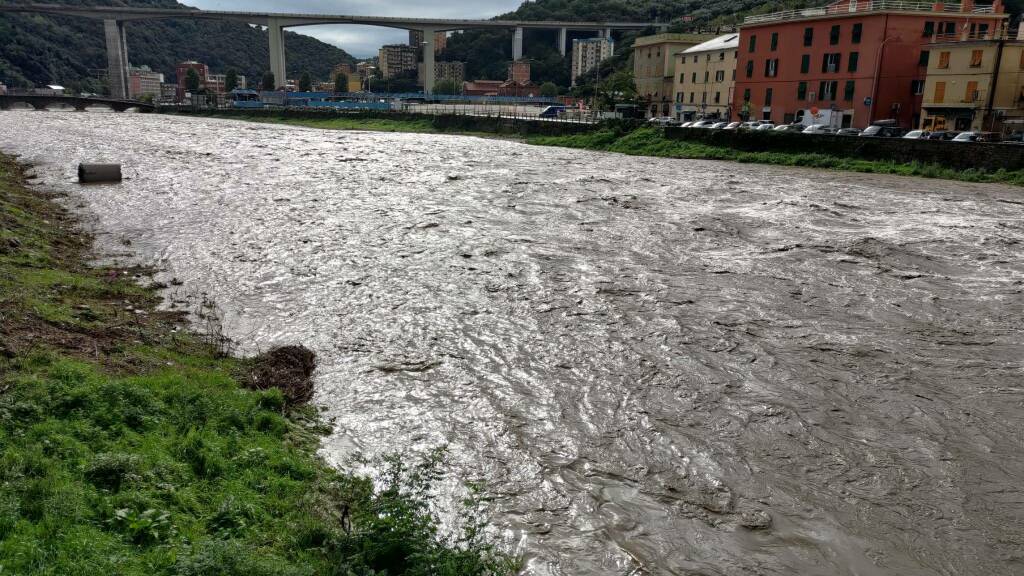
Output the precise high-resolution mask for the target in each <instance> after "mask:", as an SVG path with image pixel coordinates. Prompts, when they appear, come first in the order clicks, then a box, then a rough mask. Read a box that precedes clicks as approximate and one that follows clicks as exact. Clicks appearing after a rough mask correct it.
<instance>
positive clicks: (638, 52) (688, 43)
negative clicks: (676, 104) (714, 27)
mask: <svg viewBox="0 0 1024 576" xmlns="http://www.w3.org/2000/svg"><path fill="white" fill-rule="evenodd" d="M711 38H712V36H709V35H706V34H670V33H666V34H655V35H653V36H641V37H639V38H637V39H636V40H635V41H634V42H633V78H634V79H635V82H636V91H637V94H638V95H639V96H640V98H642V99H643V100H644V101H645V102H646V107H647V115H648V116H668V115H669V114H670V113H671V112H672V105H673V91H672V90H673V84H674V79H675V75H676V73H675V69H676V62H677V61H676V55H678V54H679V53H680V52H682V51H683V50H686V49H687V48H692V47H693V46H696V45H697V44H700V43H701V42H705V41H707V40H710V39H711Z"/></svg>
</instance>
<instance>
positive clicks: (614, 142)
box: [527, 128, 1024, 186]
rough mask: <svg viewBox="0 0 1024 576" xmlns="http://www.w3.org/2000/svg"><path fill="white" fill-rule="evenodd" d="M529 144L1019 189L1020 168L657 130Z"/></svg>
mask: <svg viewBox="0 0 1024 576" xmlns="http://www.w3.org/2000/svg"><path fill="white" fill-rule="evenodd" d="M527 142H529V143H530V144H536V145H541V146H564V147H568V148H582V149H586V150H602V151H606V152H619V153H622V154H629V155H633V156H656V157H661V158H689V159H702V160H730V161H733V162H743V163H757V164H773V165H778V166H801V167H807V168H823V169H828V170H847V171H852V172H867V173H875V174H897V175H903V176H921V177H925V178H944V179H949V180H961V181H966V182H998V183H1003V184H1013V185H1016V186H1024V170H1014V171H1008V170H998V171H995V172H986V171H983V170H953V169H950V168H944V167H942V166H937V165H934V164H921V163H917V162H915V163H911V164H904V163H898V162H884V161H877V160H858V159H854V158H840V157H836V156H829V155H825V154H796V153H785V152H745V151H741V150H735V149H732V148H726V147H721V146H710V145H707V144H704V143H700V142H687V141H682V140H669V139H666V138H664V137H663V136H662V133H661V131H660V130H658V129H656V128H639V129H636V130H633V131H632V132H627V133H625V134H620V133H618V132H615V131H612V130H600V131H597V132H591V133H587V134H577V135H572V136H536V137H530V138H528V139H527Z"/></svg>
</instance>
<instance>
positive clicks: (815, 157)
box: [216, 112, 1024, 186]
mask: <svg viewBox="0 0 1024 576" xmlns="http://www.w3.org/2000/svg"><path fill="white" fill-rule="evenodd" d="M216 116H217V117H220V118H229V119H237V120H246V121H250V122H262V123H270V124H287V125H292V126H306V127H311V128H323V129H328V130H373V131H380V132H421V133H449V134H464V135H470V136H482V137H492V138H494V137H500V138H513V137H514V138H519V139H521V140H523V141H525V142H527V143H529V144H535V145H539V146H561V147H567V148H580V149H585V150H597V151H604V152H618V153H621V154H629V155H633V156H654V157H660V158H680V159H694V160H728V161H733V162H743V163H751V164H770V165H775V166H799V167H806V168H820V169H826V170H845V171H850V172H863V173H872V174H894V175H900V176H919V177H924V178H942V179H947V180H959V181H963V182H994V183H1001V184H1012V185H1015V186H1024V170H998V171H985V170H976V169H972V170H956V169H953V168H947V167H944V166H940V165H937V164H927V163H920V162H913V163H909V164H908V163H901V162H893V161H885V160H864V159H858V158H846V157H840V156H833V155H829V154H817V153H797V152H777V151H765V152H750V151H743V150H736V149H734V148H729V147H725V146H714V145H709V144H705V143H701V142H688V141H684V140H670V139H667V138H665V137H664V136H663V135H662V131H661V130H660V129H657V128H649V127H641V128H636V129H633V130H619V129H616V128H606V129H599V130H595V131H592V132H582V133H576V134H565V135H531V134H528V133H527V134H525V135H520V134H516V133H504V132H501V133H498V132H481V131H470V130H465V129H463V128H460V125H459V124H458V123H454V124H453V123H446V122H442V121H440V120H439V119H438V117H431V116H423V117H418V118H411V117H410V116H411V115H404V116H401V117H397V118H386V117H379V116H375V117H362V116H356V115H352V116H340V115H333V114H331V115H326V114H325V115H323V116H319V115H317V114H315V113H312V114H309V115H308V116H307V117H303V116H301V115H295V116H277V115H268V114H266V113H261V114H251V113H249V114H247V113H245V112H229V113H221V114H218V115H216Z"/></svg>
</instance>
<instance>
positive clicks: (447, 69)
mask: <svg viewBox="0 0 1024 576" xmlns="http://www.w3.org/2000/svg"><path fill="white" fill-rule="evenodd" d="M417 66H418V69H419V75H418V76H417V78H418V80H419V83H420V85H421V86H422V85H423V63H422V62H420V63H419V64H418V65H417ZM465 80H466V64H465V62H434V81H435V82H442V81H449V82H454V83H455V85H456V86H462V83H463V82H465Z"/></svg>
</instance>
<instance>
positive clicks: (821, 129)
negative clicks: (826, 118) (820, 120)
mask: <svg viewBox="0 0 1024 576" xmlns="http://www.w3.org/2000/svg"><path fill="white" fill-rule="evenodd" d="M835 132H836V129H835V128H833V127H831V126H829V125H828V124H811V125H810V126H808V127H807V128H804V130H803V134H835Z"/></svg>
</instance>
